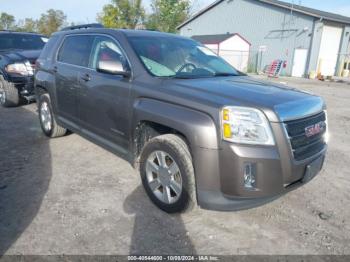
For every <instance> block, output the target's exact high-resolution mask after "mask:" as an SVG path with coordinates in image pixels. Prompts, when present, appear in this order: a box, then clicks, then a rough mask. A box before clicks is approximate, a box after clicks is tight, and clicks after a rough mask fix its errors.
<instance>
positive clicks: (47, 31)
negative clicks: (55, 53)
mask: <svg viewBox="0 0 350 262" xmlns="http://www.w3.org/2000/svg"><path fill="white" fill-rule="evenodd" d="M65 25H67V16H66V15H65V14H64V13H63V12H62V11H61V10H54V9H49V10H47V11H46V13H45V14H41V17H40V19H39V20H38V31H39V32H40V33H41V34H44V35H47V36H50V35H51V34H52V33H54V32H56V31H58V30H59V29H60V28H62V27H64V26H65Z"/></svg>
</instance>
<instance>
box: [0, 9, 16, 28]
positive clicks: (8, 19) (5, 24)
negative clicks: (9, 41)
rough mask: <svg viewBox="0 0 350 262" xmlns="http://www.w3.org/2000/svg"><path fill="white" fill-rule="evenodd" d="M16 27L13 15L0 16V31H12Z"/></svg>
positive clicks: (3, 14) (2, 14)
mask: <svg viewBox="0 0 350 262" xmlns="http://www.w3.org/2000/svg"><path fill="white" fill-rule="evenodd" d="M15 27H16V20H15V17H14V16H13V15H10V14H7V13H1V14H0V30H12V29H14V28H15Z"/></svg>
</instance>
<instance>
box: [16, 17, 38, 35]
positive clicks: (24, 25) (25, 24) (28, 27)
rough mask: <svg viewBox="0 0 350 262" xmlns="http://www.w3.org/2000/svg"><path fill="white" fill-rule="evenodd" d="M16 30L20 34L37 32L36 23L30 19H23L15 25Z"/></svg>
mask: <svg viewBox="0 0 350 262" xmlns="http://www.w3.org/2000/svg"><path fill="white" fill-rule="evenodd" d="M17 30H18V31H22V32H37V31H38V21H37V20H34V19H32V18H25V19H24V20H21V21H19V22H18V24H17Z"/></svg>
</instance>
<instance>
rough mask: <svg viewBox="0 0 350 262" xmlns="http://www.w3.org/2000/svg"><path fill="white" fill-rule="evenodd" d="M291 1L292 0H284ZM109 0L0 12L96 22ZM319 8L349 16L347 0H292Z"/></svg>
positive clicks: (52, 1)
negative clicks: (56, 13)
mask: <svg viewBox="0 0 350 262" xmlns="http://www.w3.org/2000/svg"><path fill="white" fill-rule="evenodd" d="M194 1H195V10H199V9H201V8H204V7H205V6H207V5H209V4H210V3H212V2H214V0H194ZM285 1H286V2H293V0H285ZM109 2H110V0H0V13H1V12H7V13H9V14H12V15H14V16H15V17H16V19H17V20H19V19H24V18H26V17H30V18H38V17H39V16H40V14H41V13H44V12H45V11H46V10H48V9H50V8H53V9H60V10H62V11H63V12H64V13H65V14H66V15H67V18H68V21H69V22H75V23H93V22H96V14H97V13H99V12H101V10H102V7H103V5H105V4H107V3H109ZM150 2H151V0H144V5H145V6H146V9H148V10H149V9H150V7H149V6H150ZM300 2H301V4H302V5H305V6H308V7H312V8H316V9H320V10H323V11H328V12H333V13H338V14H342V15H345V16H350V1H349V0H323V1H320V0H301V1H300V0H294V3H295V4H299V3H300Z"/></svg>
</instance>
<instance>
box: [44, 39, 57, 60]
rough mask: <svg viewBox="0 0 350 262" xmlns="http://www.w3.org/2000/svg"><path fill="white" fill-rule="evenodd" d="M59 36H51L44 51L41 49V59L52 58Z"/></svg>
mask: <svg viewBox="0 0 350 262" xmlns="http://www.w3.org/2000/svg"><path fill="white" fill-rule="evenodd" d="M57 39H58V36H52V37H50V39H49V41H48V42H47V43H46V45H45V47H44V49H43V51H41V54H40V57H39V59H40V60H41V59H42V60H51V59H52V54H51V53H50V52H51V51H52V50H53V48H54V47H55V45H56V43H57Z"/></svg>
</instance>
